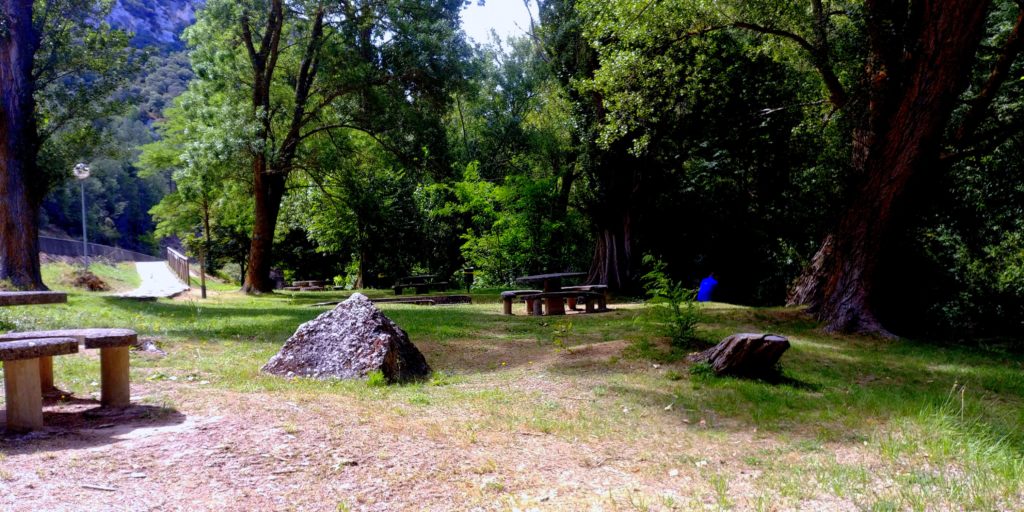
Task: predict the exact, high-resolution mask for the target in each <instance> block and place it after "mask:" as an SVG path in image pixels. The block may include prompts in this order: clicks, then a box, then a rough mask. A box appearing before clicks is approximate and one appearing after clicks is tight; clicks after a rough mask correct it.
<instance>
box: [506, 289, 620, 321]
mask: <svg viewBox="0 0 1024 512" xmlns="http://www.w3.org/2000/svg"><path fill="white" fill-rule="evenodd" d="M603 298H604V295H603V294H600V293H595V292H579V291H572V290H569V291H557V292H541V293H535V294H532V295H524V296H523V299H524V300H527V301H530V300H532V301H533V314H534V315H538V316H539V315H541V314H543V311H542V310H541V304H543V300H544V299H547V300H551V299H555V300H557V299H569V300H572V301H573V304H575V301H577V300H580V299H583V301H584V302H585V303H586V305H587V306H586V307H587V313H593V312H595V311H597V308H596V306H597V304H598V303H599V301H601V300H603ZM556 305H559V304H558V303H556ZM549 307H552V308H553V306H549ZM564 313H565V310H564V309H562V310H561V311H560V312H558V313H557V314H564ZM548 314H549V315H550V314H552V312H551V311H548Z"/></svg>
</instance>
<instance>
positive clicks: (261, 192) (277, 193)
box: [242, 157, 287, 293]
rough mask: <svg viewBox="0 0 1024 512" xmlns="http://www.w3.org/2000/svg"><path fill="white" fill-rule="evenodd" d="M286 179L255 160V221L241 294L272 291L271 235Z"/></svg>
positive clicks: (275, 225) (263, 163)
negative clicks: (247, 266)
mask: <svg viewBox="0 0 1024 512" xmlns="http://www.w3.org/2000/svg"><path fill="white" fill-rule="evenodd" d="M286 179H287V178H286V176H285V175H284V174H281V173H274V172H272V171H270V170H268V169H267V163H266V159H264V158H261V157H257V158H256V159H255V161H254V162H253V193H254V196H253V199H254V200H255V204H254V212H253V213H254V217H255V218H254V220H253V226H252V242H251V243H250V244H249V268H248V269H247V270H246V273H245V283H244V284H243V285H242V291H244V292H245V293H269V292H272V291H274V281H273V280H272V279H270V267H271V265H272V264H273V250H274V231H275V228H276V227H277V216H278V214H279V213H280V212H281V199H282V198H283V197H284V188H285V181H286Z"/></svg>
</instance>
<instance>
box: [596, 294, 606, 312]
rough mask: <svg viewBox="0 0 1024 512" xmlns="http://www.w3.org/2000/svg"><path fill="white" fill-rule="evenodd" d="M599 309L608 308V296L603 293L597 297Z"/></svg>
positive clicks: (604, 309)
mask: <svg viewBox="0 0 1024 512" xmlns="http://www.w3.org/2000/svg"><path fill="white" fill-rule="evenodd" d="M597 310H598V311H607V310H608V298H607V297H606V296H605V295H604V294H601V295H600V296H599V297H598V298H597Z"/></svg>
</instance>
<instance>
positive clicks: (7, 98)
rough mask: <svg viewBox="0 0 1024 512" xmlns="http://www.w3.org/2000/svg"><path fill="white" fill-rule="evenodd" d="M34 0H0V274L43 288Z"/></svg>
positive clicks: (23, 285)
mask: <svg viewBox="0 0 1024 512" xmlns="http://www.w3.org/2000/svg"><path fill="white" fill-rule="evenodd" d="M32 3H33V2H32V0H2V1H0V197H2V198H3V200H2V201H0V279H8V280H10V281H11V283H12V284H13V285H14V286H17V287H20V288H30V289H37V290H42V289H45V288H46V287H45V286H44V285H43V280H42V276H41V274H40V270H39V225H38V222H37V219H36V216H37V212H38V209H39V202H40V201H41V200H42V194H43V191H44V186H43V185H44V183H43V180H41V179H39V169H38V167H37V166H36V162H35V157H36V154H37V153H38V151H39V142H38V133H37V131H36V122H35V106H36V105H35V98H34V97H33V93H34V92H35V83H34V77H33V74H32V67H33V62H34V58H35V54H36V50H37V49H38V48H39V42H40V35H39V32H38V31H37V29H36V27H35V26H34V25H33V24H32Z"/></svg>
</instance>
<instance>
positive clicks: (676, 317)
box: [643, 254, 700, 348]
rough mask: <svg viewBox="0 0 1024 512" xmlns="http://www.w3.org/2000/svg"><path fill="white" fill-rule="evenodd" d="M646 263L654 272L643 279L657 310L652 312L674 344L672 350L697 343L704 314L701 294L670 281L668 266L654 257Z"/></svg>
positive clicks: (645, 288)
mask: <svg viewBox="0 0 1024 512" xmlns="http://www.w3.org/2000/svg"><path fill="white" fill-rule="evenodd" d="M643 262H644V265H647V266H649V267H650V269H651V270H650V272H648V273H647V274H645V275H644V276H643V283H644V290H646V291H647V295H648V296H649V297H650V299H648V301H647V302H648V303H649V304H652V305H655V306H656V307H653V308H650V311H651V314H653V315H655V322H656V323H657V324H658V325H661V326H664V330H663V334H664V335H666V336H668V337H669V338H670V339H671V340H672V346H673V347H676V348H681V347H685V346H687V345H689V344H690V343H692V342H693V341H696V339H697V333H696V328H697V322H699V321H700V310H699V309H698V308H697V302H696V300H695V299H696V298H697V290H694V289H692V288H687V287H685V286H683V284H682V283H681V282H679V281H675V280H673V279H671V278H670V277H668V274H667V273H666V265H665V263H664V262H663V261H661V260H659V259H657V258H655V257H653V256H651V255H650V254H648V255H645V256H644V259H643Z"/></svg>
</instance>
